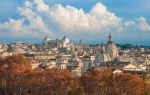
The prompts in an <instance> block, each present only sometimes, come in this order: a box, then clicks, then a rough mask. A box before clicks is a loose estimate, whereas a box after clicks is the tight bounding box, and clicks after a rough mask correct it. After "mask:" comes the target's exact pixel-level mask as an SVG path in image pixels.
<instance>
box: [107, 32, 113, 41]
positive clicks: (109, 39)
mask: <svg viewBox="0 0 150 95" xmlns="http://www.w3.org/2000/svg"><path fill="white" fill-rule="evenodd" d="M107 43H113V41H112V36H111V33H110V34H109V37H108V42H107Z"/></svg>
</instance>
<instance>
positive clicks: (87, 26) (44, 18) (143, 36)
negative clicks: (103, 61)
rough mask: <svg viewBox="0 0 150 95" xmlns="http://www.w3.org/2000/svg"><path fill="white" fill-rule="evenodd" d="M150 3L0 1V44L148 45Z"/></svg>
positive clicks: (126, 0) (122, 0) (147, 0)
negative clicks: (57, 41)
mask: <svg viewBox="0 0 150 95" xmlns="http://www.w3.org/2000/svg"><path fill="white" fill-rule="evenodd" d="M149 4H150V0H0V9H1V10H0V43H12V42H19V41H22V42H31V43H40V42H41V41H42V39H43V38H44V37H45V36H48V37H49V38H50V39H57V38H62V37H63V36H67V37H68V38H69V39H70V40H71V41H78V40H79V39H82V40H83V42H85V43H102V42H104V43H105V42H106V41H107V37H108V35H109V34H110V33H111V34H112V37H113V40H114V42H115V43H122V44H125V43H130V44H143V45H150V13H149V12H150V6H149Z"/></svg>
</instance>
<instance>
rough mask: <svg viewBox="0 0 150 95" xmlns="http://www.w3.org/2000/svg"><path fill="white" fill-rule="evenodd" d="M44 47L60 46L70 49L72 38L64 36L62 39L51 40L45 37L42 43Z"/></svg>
mask: <svg viewBox="0 0 150 95" xmlns="http://www.w3.org/2000/svg"><path fill="white" fill-rule="evenodd" d="M42 47H43V49H52V48H59V49H64V50H70V40H69V39H68V38H66V36H64V37H63V38H62V39H56V40H51V39H49V38H48V37H45V39H44V40H43V43H42Z"/></svg>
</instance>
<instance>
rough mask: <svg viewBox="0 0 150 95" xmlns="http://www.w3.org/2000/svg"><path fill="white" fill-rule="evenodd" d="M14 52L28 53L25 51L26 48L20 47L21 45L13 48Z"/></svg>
mask: <svg viewBox="0 0 150 95" xmlns="http://www.w3.org/2000/svg"><path fill="white" fill-rule="evenodd" d="M13 53H14V54H24V53H26V52H25V50H24V49H22V48H20V47H15V48H14V49H13Z"/></svg>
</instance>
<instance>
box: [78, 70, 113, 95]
mask: <svg viewBox="0 0 150 95" xmlns="http://www.w3.org/2000/svg"><path fill="white" fill-rule="evenodd" d="M112 77H113V74H112V71H111V69H101V70H94V71H88V72H85V73H84V74H83V75H82V76H81V78H80V82H81V84H82V86H83V88H84V91H85V94H86V95H110V90H109V89H110V88H109V85H111V80H112Z"/></svg>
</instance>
